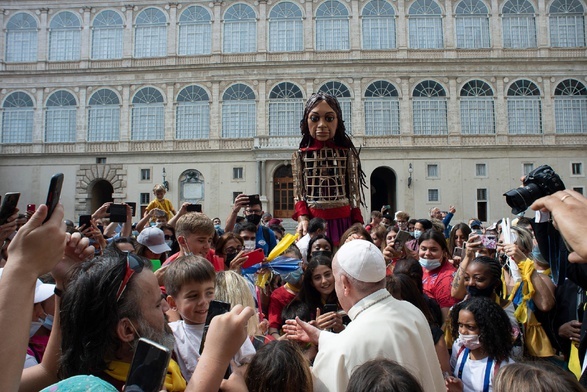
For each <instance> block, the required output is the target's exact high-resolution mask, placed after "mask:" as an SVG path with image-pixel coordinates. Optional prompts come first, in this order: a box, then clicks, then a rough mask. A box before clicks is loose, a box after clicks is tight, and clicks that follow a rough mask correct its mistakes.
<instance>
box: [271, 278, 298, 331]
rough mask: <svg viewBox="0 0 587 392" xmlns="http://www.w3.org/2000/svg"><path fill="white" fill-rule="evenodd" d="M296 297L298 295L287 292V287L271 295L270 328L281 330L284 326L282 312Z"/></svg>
mask: <svg viewBox="0 0 587 392" xmlns="http://www.w3.org/2000/svg"><path fill="white" fill-rule="evenodd" d="M295 297H296V295H295V294H292V293H290V292H289V291H287V290H286V289H285V286H281V287H278V288H277V289H275V291H273V293H271V299H270V301H269V318H268V320H269V328H277V329H281V326H282V325H283V320H282V319H281V312H282V311H283V309H284V308H285V307H286V306H287V305H288V304H289V303H290V302H291V301H293V299H294V298H295Z"/></svg>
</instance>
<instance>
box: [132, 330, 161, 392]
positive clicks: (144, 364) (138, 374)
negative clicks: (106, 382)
mask: <svg viewBox="0 0 587 392" xmlns="http://www.w3.org/2000/svg"><path fill="white" fill-rule="evenodd" d="M170 358H171V351H170V350H169V349H168V348H167V347H164V346H162V345H160V344H158V343H155V342H153V341H151V340H148V339H145V338H140V339H139V342H138V344H137V348H136V350H135V353H134V356H133V358H132V363H131V365H130V370H129V371H128V376H127V378H126V387H125V390H126V391H143V392H159V391H160V390H161V388H162V387H163V381H165V375H166V374H167V366H169V359H170Z"/></svg>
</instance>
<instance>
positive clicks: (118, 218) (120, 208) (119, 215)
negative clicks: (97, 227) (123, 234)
mask: <svg viewBox="0 0 587 392" xmlns="http://www.w3.org/2000/svg"><path fill="white" fill-rule="evenodd" d="M110 222H126V206H125V205H123V204H110Z"/></svg>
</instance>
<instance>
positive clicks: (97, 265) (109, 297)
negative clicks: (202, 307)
mask: <svg viewBox="0 0 587 392" xmlns="http://www.w3.org/2000/svg"><path fill="white" fill-rule="evenodd" d="M168 309H169V306H168V305H167V302H166V301H165V300H164V299H163V297H162V295H161V291H160V289H159V285H158V284H157V278H156V277H155V275H154V274H153V272H152V271H151V268H150V267H149V266H148V262H147V261H146V260H145V259H142V258H140V257H138V256H136V255H134V254H132V253H120V252H114V251H111V252H108V253H107V254H105V255H104V256H101V257H96V258H94V259H93V260H91V261H89V262H85V263H83V264H82V265H81V266H80V268H78V269H77V270H76V271H75V272H74V273H73V276H72V279H71V281H70V282H69V284H68V285H67V287H66V289H65V290H64V292H63V296H62V300H61V320H60V321H61V331H62V343H61V350H62V357H61V363H60V368H59V376H60V378H68V377H72V376H77V375H93V376H95V377H98V378H100V379H101V380H104V381H107V382H108V383H109V384H111V385H113V386H115V387H116V388H117V389H118V390H122V386H123V385H124V383H125V381H126V376H127V374H128V370H129V367H130V363H131V361H132V357H133V352H134V350H135V348H136V345H137V342H138V339H139V338H140V337H144V338H147V339H150V340H153V341H155V342H157V343H159V344H162V345H164V346H166V347H168V348H169V349H170V350H173V344H174V338H173V334H172V333H171V330H170V328H169V326H168V324H167V322H166V320H165V317H164V312H165V311H167V310H168ZM165 388H166V389H167V390H168V391H183V390H185V388H186V382H185V380H184V379H183V377H182V376H181V372H180V370H179V367H178V365H177V363H175V361H173V360H172V361H171V363H170V365H169V368H168V370H167V376H166V379H165Z"/></svg>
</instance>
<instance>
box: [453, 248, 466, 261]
mask: <svg viewBox="0 0 587 392" xmlns="http://www.w3.org/2000/svg"><path fill="white" fill-rule="evenodd" d="M463 251H464V249H463V248H459V247H458V246H455V249H454V250H453V251H452V256H453V257H460V258H463V254H464V252H463Z"/></svg>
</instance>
